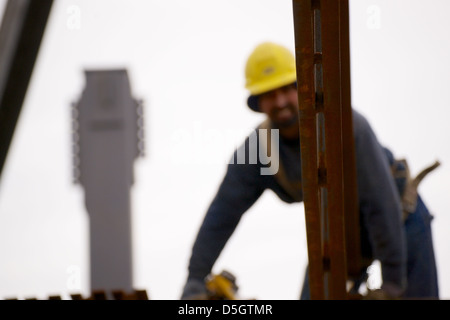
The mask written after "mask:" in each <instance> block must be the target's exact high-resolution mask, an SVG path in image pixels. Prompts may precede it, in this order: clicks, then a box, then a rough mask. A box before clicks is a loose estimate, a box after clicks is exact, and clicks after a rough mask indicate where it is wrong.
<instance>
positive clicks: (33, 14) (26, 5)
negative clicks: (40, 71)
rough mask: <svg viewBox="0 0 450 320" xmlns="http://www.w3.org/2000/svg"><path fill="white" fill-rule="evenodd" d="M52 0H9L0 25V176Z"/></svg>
mask: <svg viewBox="0 0 450 320" xmlns="http://www.w3.org/2000/svg"><path fill="white" fill-rule="evenodd" d="M52 5H53V0H40V1H34V0H9V1H8V3H7V4H6V7H5V10H4V13H3V20H2V24H1V28H0V175H1V173H2V170H3V167H4V164H5V162H6V158H7V154H8V151H9V147H10V144H11V141H12V139H13V136H14V131H15V129H16V124H17V121H18V119H19V116H20V112H21V110H22V104H23V101H24V100H25V96H26V93H27V89H28V84H29V82H30V79H31V76H32V73H33V69H34V65H35V63H36V59H37V57H38V53H39V48H40V46H41V41H42V38H43V37H44V31H45V28H46V25H47V20H48V18H49V16H50V11H51V8H52Z"/></svg>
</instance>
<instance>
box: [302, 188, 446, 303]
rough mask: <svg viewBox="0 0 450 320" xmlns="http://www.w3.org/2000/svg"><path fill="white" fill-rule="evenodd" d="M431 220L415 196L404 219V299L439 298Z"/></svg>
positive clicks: (306, 295) (306, 283)
mask: <svg viewBox="0 0 450 320" xmlns="http://www.w3.org/2000/svg"><path fill="white" fill-rule="evenodd" d="M431 220H432V216H431V215H430V213H429V211H428V209H427V207H426V206H425V204H424V203H423V201H422V199H421V198H420V196H419V198H418V201H417V208H416V211H415V212H413V213H411V214H410V215H409V216H408V218H407V219H406V221H405V233H406V241H407V247H408V264H407V277H408V286H407V288H406V291H405V293H404V295H403V297H404V298H419V299H420V298H432V299H438V298H439V289H438V280H437V271H436V260H435V257H434V247H433V239H432V233H431ZM309 298H310V295H309V279H308V269H306V273H305V280H304V283H303V288H302V292H301V296H300V299H302V300H308V299H309Z"/></svg>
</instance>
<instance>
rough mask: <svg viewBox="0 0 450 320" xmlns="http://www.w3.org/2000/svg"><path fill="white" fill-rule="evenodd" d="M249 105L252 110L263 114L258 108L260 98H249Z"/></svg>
mask: <svg viewBox="0 0 450 320" xmlns="http://www.w3.org/2000/svg"><path fill="white" fill-rule="evenodd" d="M247 105H248V107H249V108H250V109H252V110H253V111H255V112H261V111H260V110H259V106H258V96H253V95H251V96H249V97H248V99H247Z"/></svg>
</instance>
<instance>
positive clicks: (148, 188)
mask: <svg viewBox="0 0 450 320" xmlns="http://www.w3.org/2000/svg"><path fill="white" fill-rule="evenodd" d="M5 4H6V1H5V0H0V12H3V9H4V7H5ZM448 12H450V3H449V2H448V1H446V0H431V1H420V0H395V1H387V0H371V1H367V0H350V39H351V77H352V104H353V107H354V108H355V109H357V110H359V111H360V112H362V113H363V114H364V115H365V116H366V117H367V118H368V120H369V121H370V123H371V124H372V126H373V128H374V130H375V132H376V134H377V135H378V138H379V140H380V142H381V143H382V144H384V145H385V146H387V147H389V148H391V150H392V151H393V152H394V154H395V155H396V156H397V157H399V158H401V157H405V158H407V159H408V161H409V165H410V168H411V171H412V173H413V174H415V173H418V171H420V170H421V169H422V168H423V167H425V166H427V165H430V164H432V163H433V162H434V161H435V160H440V161H441V163H442V165H441V167H439V168H438V169H437V170H436V171H435V172H433V173H432V174H431V175H430V176H429V177H427V178H426V179H425V180H424V182H422V184H421V185H420V188H419V190H420V192H421V194H422V196H423V199H424V201H425V202H426V204H427V205H428V207H429V209H430V211H431V212H432V214H433V215H434V220H433V222H432V228H433V232H434V234H433V237H434V243H435V250H436V259H437V266H438V272H439V284H440V292H441V297H442V298H449V297H450V277H449V276H448V275H447V274H446V271H447V270H450V252H449V250H448V249H447V244H448V242H449V235H448V230H449V226H450V215H449V211H450V203H449V201H448V195H449V190H450V171H449V169H448V165H449V163H450V148H449V147H448V145H449V143H448V138H449V137H450V128H449V126H448V116H449V114H450V112H449V105H450V90H449V83H450V61H449V58H448V57H450V43H449V41H448V30H450V20H449V19H448V17H447V15H448ZM262 41H274V42H278V43H280V44H283V45H285V46H287V47H289V48H291V49H292V50H293V51H294V29H293V16H292V1H290V0H276V1H275V0H246V1H238V0H229V1H215V0H214V1H211V0H208V1H207V0H192V1H182V0H170V1H163V0H129V1H124V0H56V1H54V4H53V8H52V10H51V14H50V17H49V21H48V24H47V28H46V31H45V34H44V38H43V40H42V44H41V47H40V51H39V55H38V59H37V61H36V65H35V68H34V71H33V75H32V78H31V82H30V85H29V87H28V91H27V95H26V97H25V102H24V104H23V108H22V112H21V114H20V118H19V122H18V123H17V127H16V130H15V133H14V137H13V140H12V143H11V147H10V149H9V153H8V157H7V160H6V163H5V166H4V168H3V172H2V176H1V179H0V261H1V262H0V299H2V298H5V297H10V296H14V297H19V298H22V297H27V296H33V297H38V298H45V297H47V296H48V295H51V294H61V295H63V296H68V295H69V293H72V292H77V293H82V294H86V295H87V294H89V290H90V287H89V256H88V249H89V238H88V237H89V231H88V223H89V222H88V216H87V212H86V209H85V206H84V194H83V193H84V191H83V188H82V187H81V186H80V185H78V184H74V183H73V182H72V178H73V175H72V158H71V154H72V150H71V148H72V146H71V143H72V141H71V109H70V106H71V103H72V102H74V101H77V100H78V99H79V98H80V95H81V93H82V90H83V88H84V85H85V76H84V71H85V70H90V69H100V70H101V69H117V68H125V69H127V70H128V75H129V77H130V81H131V89H132V93H133V96H134V97H136V98H139V99H142V100H143V102H144V115H145V139H146V140H145V148H146V155H145V157H144V158H139V159H138V160H137V161H136V162H135V165H134V176H135V182H134V185H133V188H132V189H131V195H132V228H133V233H132V235H133V277H134V280H133V283H134V287H136V288H142V289H146V290H147V291H148V294H149V296H150V298H151V299H169V300H170V299H178V298H179V296H180V294H181V290H182V287H183V285H184V281H185V279H186V276H187V264H188V259H189V256H190V250H191V246H192V243H193V241H194V238H195V236H196V233H197V230H198V228H199V226H200V223H201V221H202V219H203V216H204V214H205V212H206V210H207V208H208V206H209V204H210V202H211V200H212V198H213V196H214V195H215V192H216V190H217V188H218V185H219V183H220V181H221V179H222V177H223V175H224V174H225V168H226V163H227V161H228V159H229V157H230V156H231V153H232V152H233V149H234V148H235V146H236V145H237V144H240V142H241V141H243V139H244V138H245V136H246V135H247V134H248V133H249V132H250V131H251V130H252V129H253V128H254V127H255V126H256V125H257V124H259V122H261V121H262V119H263V118H262V115H260V114H256V113H254V112H252V111H251V110H250V109H249V108H247V106H246V98H247V92H246V91H245V89H244V65H245V61H246V58H247V56H248V54H249V53H250V52H251V51H252V50H253V48H254V47H255V46H256V45H257V44H259V43H260V42H262ZM306 263H307V253H306V239H305V226H304V215H303V205H301V204H295V205H286V204H284V203H282V202H281V201H279V200H278V198H276V197H275V195H274V194H273V193H271V192H269V191H267V192H265V193H264V194H263V196H262V198H261V199H260V200H259V201H258V202H257V203H256V205H255V206H254V207H252V208H251V209H250V210H249V211H248V212H247V213H246V214H245V216H244V217H243V220H242V222H241V224H240V225H239V226H238V228H237V230H236V232H235V234H234V235H233V237H232V238H231V239H230V241H229V243H228V244H227V246H226V248H225V250H224V251H223V253H222V255H221V256H220V258H219V260H218V261H217V263H216V265H215V268H214V271H216V272H220V271H221V270H223V269H226V270H229V271H231V272H232V273H233V274H234V275H235V276H236V277H237V284H238V286H239V287H240V289H239V294H240V296H242V297H244V298H245V297H249V298H257V299H297V298H298V297H299V294H300V288H301V285H302V282H303V273H304V268H305V266H306Z"/></svg>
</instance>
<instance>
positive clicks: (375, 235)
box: [353, 111, 406, 288]
mask: <svg viewBox="0 0 450 320" xmlns="http://www.w3.org/2000/svg"><path fill="white" fill-rule="evenodd" d="M353 120H354V132H355V154H356V166H357V168H356V169H357V181H358V196H359V206H360V217H361V219H363V221H362V224H361V225H362V226H363V227H364V228H365V229H366V230H365V231H366V232H367V236H368V239H369V242H370V243H371V250H372V254H373V257H374V258H375V259H377V260H379V261H380V263H381V270H382V278H383V282H384V283H393V284H395V285H397V286H400V287H401V288H404V287H405V285H406V241H405V236H404V230H403V223H402V218H401V217H402V209H401V201H400V197H399V194H398V191H397V189H396V186H395V183H394V179H393V178H392V175H391V172H390V167H389V163H388V159H387V157H386V155H385V153H384V150H383V148H382V147H381V145H380V144H379V142H378V140H377V138H376V136H375V134H374V132H373V130H372V129H371V127H370V125H369V123H368V122H367V120H366V119H365V118H364V117H363V116H362V115H360V114H359V113H357V112H356V111H355V112H354V113H353Z"/></svg>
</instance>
